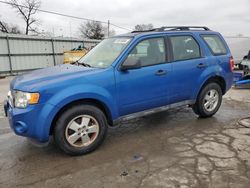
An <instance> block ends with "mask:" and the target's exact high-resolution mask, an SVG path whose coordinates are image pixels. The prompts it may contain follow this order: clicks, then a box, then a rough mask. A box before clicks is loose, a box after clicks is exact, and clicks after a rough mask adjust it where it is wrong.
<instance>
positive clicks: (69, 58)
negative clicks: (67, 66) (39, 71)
mask: <svg viewBox="0 0 250 188" xmlns="http://www.w3.org/2000/svg"><path fill="white" fill-rule="evenodd" d="M87 52H88V51H87V50H86V49H82V50H73V51H66V52H64V53H63V56H64V59H63V63H73V62H76V61H78V60H79V59H80V58H81V57H83V56H85V55H86V54H87Z"/></svg>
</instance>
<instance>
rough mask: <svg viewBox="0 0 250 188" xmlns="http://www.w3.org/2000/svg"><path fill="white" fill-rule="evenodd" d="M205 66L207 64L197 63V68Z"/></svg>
mask: <svg viewBox="0 0 250 188" xmlns="http://www.w3.org/2000/svg"><path fill="white" fill-rule="evenodd" d="M206 67H207V65H206V64H204V63H199V64H198V65H197V68H199V69H202V68H206Z"/></svg>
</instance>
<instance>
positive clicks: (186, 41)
mask: <svg viewBox="0 0 250 188" xmlns="http://www.w3.org/2000/svg"><path fill="white" fill-rule="evenodd" d="M170 41H171V44H172V48H173V56H174V61H180V60H188V59H196V58H200V57H201V52H200V47H199V45H198V43H197V42H196V41H195V39H194V38H193V37H192V36H172V37H170Z"/></svg>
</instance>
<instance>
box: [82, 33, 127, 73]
mask: <svg viewBox="0 0 250 188" xmlns="http://www.w3.org/2000/svg"><path fill="white" fill-rule="evenodd" d="M130 41H131V38H129V37H116V38H109V39H105V40H103V41H102V42H100V43H99V44H98V45H97V46H96V47H94V48H93V49H92V50H90V51H89V53H87V54H86V55H85V56H84V57H83V58H81V59H80V60H79V61H78V62H79V63H85V64H88V65H90V66H91V67H96V68H106V67H109V66H110V65H111V64H112V63H113V62H114V61H115V59H116V58H117V57H118V56H119V55H120V53H121V52H122V50H123V49H124V48H125V47H126V46H127V45H128V43H129V42H130Z"/></svg>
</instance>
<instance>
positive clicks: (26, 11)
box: [9, 0, 41, 35]
mask: <svg viewBox="0 0 250 188" xmlns="http://www.w3.org/2000/svg"><path fill="white" fill-rule="evenodd" d="M9 3H10V5H11V7H12V8H14V9H16V11H17V13H18V14H19V15H21V17H22V18H23V20H24V21H25V34H26V35H28V34H29V32H30V31H32V32H35V30H36V29H34V28H32V27H31V26H32V25H33V24H34V23H36V22H37V21H38V20H37V19H36V18H34V14H36V12H37V9H39V8H40V6H41V1H40V0H23V1H22V2H20V4H19V2H18V0H9Z"/></svg>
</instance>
